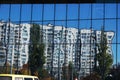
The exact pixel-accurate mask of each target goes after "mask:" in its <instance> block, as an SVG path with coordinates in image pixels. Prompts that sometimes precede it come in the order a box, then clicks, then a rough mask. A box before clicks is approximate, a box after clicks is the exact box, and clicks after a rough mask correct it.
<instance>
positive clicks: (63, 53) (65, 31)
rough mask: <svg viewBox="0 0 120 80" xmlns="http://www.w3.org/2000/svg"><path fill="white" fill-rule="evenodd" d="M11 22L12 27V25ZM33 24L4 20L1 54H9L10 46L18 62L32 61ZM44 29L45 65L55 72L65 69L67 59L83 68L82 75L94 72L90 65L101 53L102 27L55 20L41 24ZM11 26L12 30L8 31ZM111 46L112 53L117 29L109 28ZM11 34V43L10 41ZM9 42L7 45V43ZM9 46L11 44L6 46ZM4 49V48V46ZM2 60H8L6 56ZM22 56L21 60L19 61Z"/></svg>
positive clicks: (11, 55) (0, 27)
mask: <svg viewBox="0 0 120 80" xmlns="http://www.w3.org/2000/svg"><path fill="white" fill-rule="evenodd" d="M9 25H10V29H9V27H8V26H9ZM30 26H31V25H30V24H27V23H26V24H20V25H17V24H13V23H5V22H0V33H1V34H0V41H1V42H2V43H3V45H4V46H3V47H4V48H3V49H4V50H3V53H2V51H1V50H0V55H5V54H6V51H5V50H6V49H8V51H7V53H8V57H7V61H8V62H9V63H10V64H11V65H14V66H16V65H17V62H18V65H19V66H22V65H23V64H25V63H27V61H28V55H29V53H28V51H29V49H28V46H29V45H28V43H29V39H30ZM40 29H41V30H42V38H43V42H44V43H45V56H46V63H45V65H44V66H45V68H47V69H48V70H50V69H51V67H53V68H54V70H53V71H54V73H57V72H58V69H60V73H61V72H62V69H61V68H62V66H63V64H64V63H66V65H67V66H68V64H69V62H70V61H71V62H72V63H73V65H74V67H75V68H74V69H76V70H77V71H79V70H80V74H81V75H86V74H89V73H90V68H93V66H94V65H95V60H94V58H95V57H94V56H95V54H96V53H97V50H96V46H95V45H96V43H99V42H100V38H101V37H100V36H101V31H97V30H92V29H77V28H71V27H67V28H66V27H64V26H54V25H51V24H48V25H40ZM8 30H10V32H9V35H8ZM105 34H106V37H107V42H108V45H107V46H108V50H107V52H109V53H110V54H112V45H111V43H112V39H113V36H114V32H112V31H105ZM8 36H9V43H8ZM5 44H6V46H5ZM6 47H7V48H6ZM0 49H1V48H0ZM2 60H5V58H4V59H2ZM17 60H18V61H17Z"/></svg>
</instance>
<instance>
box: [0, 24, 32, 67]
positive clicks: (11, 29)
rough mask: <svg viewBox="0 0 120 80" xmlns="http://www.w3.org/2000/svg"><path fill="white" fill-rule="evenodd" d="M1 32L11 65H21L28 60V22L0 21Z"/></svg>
mask: <svg viewBox="0 0 120 80" xmlns="http://www.w3.org/2000/svg"><path fill="white" fill-rule="evenodd" d="M0 24H1V25H0V28H2V30H3V32H2V33H1V35H3V36H2V37H0V39H1V42H2V43H3V47H4V48H5V50H7V52H5V53H4V54H5V55H6V54H7V61H8V63H9V64H10V65H11V66H13V65H14V66H17V65H18V66H20V67H21V66H22V65H23V64H25V63H27V61H28V45H26V44H28V43H29V38H30V35H29V32H30V24H20V25H17V24H13V23H8V22H7V23H5V22H1V23H0ZM17 62H18V63H17Z"/></svg>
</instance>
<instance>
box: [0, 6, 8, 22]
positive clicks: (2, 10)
mask: <svg viewBox="0 0 120 80" xmlns="http://www.w3.org/2000/svg"><path fill="white" fill-rule="evenodd" d="M9 7H10V5H8V4H2V5H1V6H0V20H1V19H3V20H8V18H9Z"/></svg>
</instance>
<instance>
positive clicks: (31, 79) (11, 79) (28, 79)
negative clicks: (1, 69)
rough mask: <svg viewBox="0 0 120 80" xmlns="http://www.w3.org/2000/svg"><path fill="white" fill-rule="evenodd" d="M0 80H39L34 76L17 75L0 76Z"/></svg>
mask: <svg viewBox="0 0 120 80" xmlns="http://www.w3.org/2000/svg"><path fill="white" fill-rule="evenodd" d="M0 80H39V79H38V77H36V76H30V75H19V74H0Z"/></svg>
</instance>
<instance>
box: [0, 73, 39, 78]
mask: <svg viewBox="0 0 120 80" xmlns="http://www.w3.org/2000/svg"><path fill="white" fill-rule="evenodd" d="M0 76H16V77H17V76H19V77H20V76H22V77H34V78H38V77H37V76H32V75H21V74H0Z"/></svg>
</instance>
